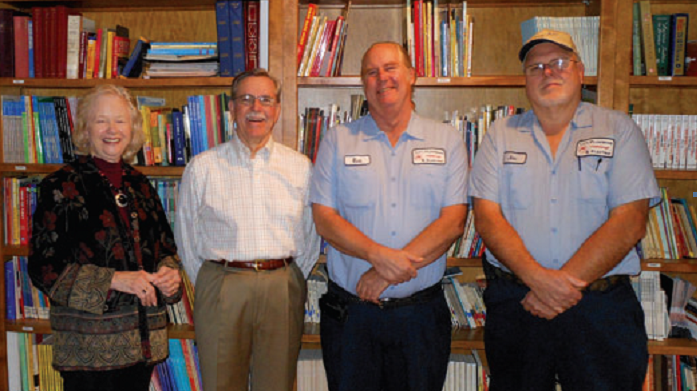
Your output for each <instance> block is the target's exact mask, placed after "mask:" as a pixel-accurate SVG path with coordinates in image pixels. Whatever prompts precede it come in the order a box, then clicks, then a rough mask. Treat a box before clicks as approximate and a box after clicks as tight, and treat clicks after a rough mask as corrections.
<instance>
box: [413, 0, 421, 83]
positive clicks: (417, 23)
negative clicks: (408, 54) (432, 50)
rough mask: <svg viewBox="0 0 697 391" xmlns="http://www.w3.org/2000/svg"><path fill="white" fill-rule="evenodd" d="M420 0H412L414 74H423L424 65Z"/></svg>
mask: <svg viewBox="0 0 697 391" xmlns="http://www.w3.org/2000/svg"><path fill="white" fill-rule="evenodd" d="M421 1H422V0H415V1H414V17H413V18H412V20H413V21H414V62H415V64H416V74H417V75H418V76H423V75H424V66H423V59H422V57H423V48H424V46H423V36H424V35H423V28H422V27H421V18H422V14H423V11H422V10H421V4H422V3H421Z"/></svg>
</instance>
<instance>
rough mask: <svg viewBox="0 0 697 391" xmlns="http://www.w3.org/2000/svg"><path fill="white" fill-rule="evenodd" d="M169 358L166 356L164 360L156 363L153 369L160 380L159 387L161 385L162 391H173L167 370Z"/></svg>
mask: <svg viewBox="0 0 697 391" xmlns="http://www.w3.org/2000/svg"><path fill="white" fill-rule="evenodd" d="M169 360H171V358H168V359H167V360H166V361H164V362H161V363H159V364H157V366H156V367H155V369H156V370H157V378H158V379H159V380H160V387H162V391H173V388H172V385H171V379H170V378H169V373H168V372H167V366H168V365H169Z"/></svg>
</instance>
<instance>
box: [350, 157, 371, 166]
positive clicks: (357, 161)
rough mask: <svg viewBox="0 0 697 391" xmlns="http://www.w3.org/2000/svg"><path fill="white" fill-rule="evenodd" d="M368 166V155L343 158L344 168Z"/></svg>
mask: <svg viewBox="0 0 697 391" xmlns="http://www.w3.org/2000/svg"><path fill="white" fill-rule="evenodd" d="M368 164H370V156H368V155H349V156H344V165H345V166H367V165H368Z"/></svg>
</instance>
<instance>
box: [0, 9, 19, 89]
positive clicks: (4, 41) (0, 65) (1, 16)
mask: <svg viewBox="0 0 697 391" xmlns="http://www.w3.org/2000/svg"><path fill="white" fill-rule="evenodd" d="M12 15H13V11H12V10H11V9H0V77H13V76H14V74H15V72H14V68H15V59H14V56H15V50H14V42H15V40H14V31H13V30H14V21H13V20H12Z"/></svg>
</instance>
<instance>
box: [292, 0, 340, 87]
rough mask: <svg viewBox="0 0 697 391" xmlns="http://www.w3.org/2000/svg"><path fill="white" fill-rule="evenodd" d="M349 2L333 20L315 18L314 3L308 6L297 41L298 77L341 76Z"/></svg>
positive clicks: (318, 16) (315, 9) (322, 17)
mask: <svg viewBox="0 0 697 391" xmlns="http://www.w3.org/2000/svg"><path fill="white" fill-rule="evenodd" d="M350 6H351V2H350V1H349V2H348V6H347V7H346V10H345V12H343V13H342V15H340V16H339V17H337V18H336V20H327V17H326V16H321V15H317V8H318V6H317V4H308V6H307V15H306V16H305V21H304V22H303V28H302V31H301V33H300V38H299V40H298V76H312V77H316V76H340V75H341V64H342V62H343V55H344V46H345V45H346V37H347V36H348V10H349V8H350Z"/></svg>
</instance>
